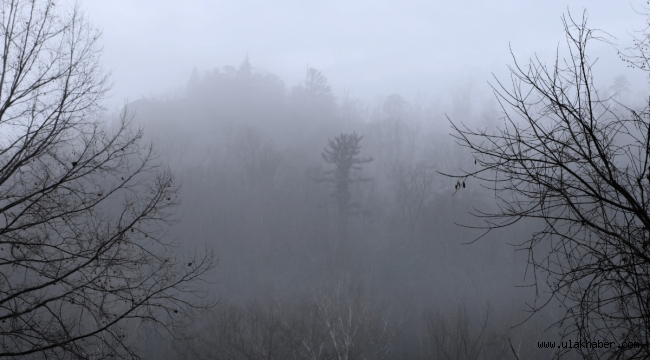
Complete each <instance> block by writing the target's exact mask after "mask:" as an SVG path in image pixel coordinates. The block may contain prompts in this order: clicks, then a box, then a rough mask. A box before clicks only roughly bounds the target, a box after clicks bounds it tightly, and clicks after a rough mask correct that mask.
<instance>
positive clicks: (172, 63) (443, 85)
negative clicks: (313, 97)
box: [82, 0, 646, 105]
mask: <svg viewBox="0 0 650 360" xmlns="http://www.w3.org/2000/svg"><path fill="white" fill-rule="evenodd" d="M645 3H646V2H645V1H632V2H625V1H603V0H598V1H594V0H591V1H588V0H546V1H521V0H499V1H484V0H482V1H478V0H465V1H451V0H429V1H426V0H400V1H397V0H390V1H386V0H373V1H370V0H363V1H355V0H328V1H298V0H276V1H257V0H221V1H219V0H186V1H176V0H174V1H168V0H155V1H154V0H137V1H134V0H111V1H107V0H92V1H85V2H83V3H82V5H83V7H84V8H85V9H86V11H87V14H88V16H89V17H90V19H91V21H92V22H93V23H94V24H95V25H96V26H97V27H99V28H100V29H101V30H102V31H103V36H104V37H103V45H104V52H103V63H104V65H105V67H106V69H108V70H111V71H112V72H113V81H114V87H113V92H112V94H113V96H112V98H111V99H110V101H111V102H112V103H114V104H115V105H118V104H122V103H123V102H124V100H125V99H128V100H136V99H138V98H140V97H141V96H152V95H161V94H165V93H169V92H172V91H174V89H178V88H179V87H181V86H183V85H184V84H185V83H186V82H187V79H188V78H189V76H190V73H191V71H192V68H193V67H194V66H196V67H198V69H199V70H200V71H202V70H206V69H213V68H215V67H221V66H224V65H238V64H239V63H240V62H241V61H242V60H243V59H244V57H245V56H246V54H248V56H249V58H250V61H251V63H252V64H253V66H255V67H256V68H257V69H262V70H267V71H269V72H271V73H274V74H276V75H278V76H280V77H281V78H282V79H283V80H284V81H285V82H286V85H287V86H292V85H295V84H296V83H298V82H299V81H300V80H301V79H302V77H303V76H304V72H305V70H306V68H307V66H310V67H315V68H317V69H319V70H321V71H322V72H323V73H324V74H325V75H326V76H327V77H328V78H329V80H330V83H331V84H332V85H333V90H334V91H335V93H336V94H339V95H340V94H342V93H343V92H344V91H345V90H346V89H347V90H349V92H350V93H351V94H352V95H355V96H360V97H363V98H366V99H372V98H373V97H374V96H376V95H388V94H390V93H401V94H403V95H404V96H406V97H412V96H414V95H415V94H416V93H417V92H420V93H422V94H425V95H428V94H435V93H444V92H445V91H447V90H449V89H451V88H453V86H454V84H455V83H457V82H459V81H468V79H469V81H472V82H473V83H476V84H479V87H480V86H482V84H485V83H486V81H487V80H489V79H490V76H491V75H490V72H494V73H496V74H497V75H498V76H500V77H502V76H503V75H505V74H506V69H507V68H506V64H508V63H511V58H510V55H509V49H508V45H509V43H510V44H511V45H512V47H513V50H514V51H515V53H516V54H517V55H518V56H519V58H521V59H522V60H525V59H526V58H528V57H529V56H531V55H533V53H534V52H538V54H540V56H541V57H542V58H544V59H547V60H552V56H553V53H554V51H555V47H556V45H557V44H558V42H559V41H561V40H563V39H564V37H563V32H562V30H563V29H562V24H561V21H560V16H561V15H562V14H563V13H564V12H566V10H567V6H568V7H569V9H570V10H571V11H572V14H573V15H575V16H576V17H581V15H582V11H583V9H584V8H585V7H587V9H588V14H589V24H590V25H591V26H592V27H597V28H601V29H603V30H607V31H608V32H609V33H610V34H612V35H614V36H616V37H618V42H619V44H622V45H627V44H629V43H630V36H629V35H628V34H627V33H626V31H629V32H632V31H633V30H634V29H640V28H642V27H643V26H644V21H645V18H644V17H643V16H641V15H638V14H636V13H635V11H634V9H633V8H634V7H636V8H637V9H641V7H640V6H641V5H642V4H645ZM596 48H597V49H596V50H597V53H598V56H600V57H601V59H602V63H603V64H605V66H606V67H608V69H613V70H611V71H612V73H611V74H610V73H608V74H607V75H606V76H603V79H601V81H603V82H606V83H609V82H611V81H612V80H613V77H614V76H616V75H619V74H622V73H625V74H627V76H628V78H630V81H631V82H632V83H634V84H636V85H641V84H642V83H643V80H642V79H643V78H642V77H640V76H639V73H638V72H625V70H626V69H625V65H624V64H623V63H621V62H620V61H618V62H616V61H617V58H616V50H614V49H613V48H612V47H611V46H605V45H601V46H597V47H596ZM612 65H613V66H612ZM639 79H641V80H639Z"/></svg>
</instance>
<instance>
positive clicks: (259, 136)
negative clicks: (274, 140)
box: [232, 126, 282, 190]
mask: <svg viewBox="0 0 650 360" xmlns="http://www.w3.org/2000/svg"><path fill="white" fill-rule="evenodd" d="M232 150H233V152H234V153H235V157H237V159H238V160H239V161H240V162H241V164H242V167H243V169H244V174H245V176H246V180H247V181H248V184H249V185H250V186H251V187H252V188H255V189H265V190H269V189H271V188H272V187H273V182H274V180H275V178H276V177H277V174H278V169H279V168H280V165H281V164H282V155H281V154H280V153H279V152H278V151H277V150H275V148H274V147H273V145H272V144H271V141H270V140H269V139H268V138H267V137H266V136H265V134H264V133H263V132H261V131H260V130H258V129H257V128H255V127H251V126H245V127H244V128H243V129H242V130H241V132H240V134H239V136H238V137H237V139H236V143H235V144H233V145H232Z"/></svg>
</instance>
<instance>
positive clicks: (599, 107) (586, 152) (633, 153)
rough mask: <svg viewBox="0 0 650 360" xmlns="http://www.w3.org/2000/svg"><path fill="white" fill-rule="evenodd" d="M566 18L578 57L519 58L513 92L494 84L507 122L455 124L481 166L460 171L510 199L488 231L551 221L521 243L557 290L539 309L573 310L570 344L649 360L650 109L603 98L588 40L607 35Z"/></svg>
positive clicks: (590, 354)
mask: <svg viewBox="0 0 650 360" xmlns="http://www.w3.org/2000/svg"><path fill="white" fill-rule="evenodd" d="M563 23H564V27H565V32H566V38H567V43H568V45H569V50H570V57H569V58H568V59H566V60H564V61H563V62H562V61H560V60H558V61H557V62H555V63H554V65H553V66H551V67H547V66H546V65H545V64H544V63H542V62H541V61H540V60H537V59H536V60H534V61H531V62H530V63H529V64H528V66H525V67H524V66H521V65H519V64H518V63H517V62H516V59H515V66H514V67H513V68H511V73H512V88H506V87H505V86H504V85H503V84H502V83H500V82H499V87H498V88H495V91H496V93H497V94H498V98H499V100H500V101H501V104H502V107H503V109H504V112H505V125H504V126H503V127H502V128H500V129H497V130H496V131H495V132H494V133H490V134H488V133H487V132H486V131H473V130H470V129H468V128H467V127H462V128H461V127H459V126H457V125H456V124H453V123H452V126H453V128H454V130H455V137H456V139H457V140H458V141H459V143H460V144H461V145H462V146H465V147H468V148H469V149H471V150H472V151H473V153H474V154H475V158H476V160H475V161H476V162H477V163H478V164H477V165H476V166H478V169H477V170H472V171H464V174H462V175H459V176H457V178H459V179H461V181H462V180H464V179H465V178H467V177H474V178H478V179H481V180H484V181H485V183H486V184H488V186H490V187H491V188H492V190H493V191H494V192H495V195H496V196H498V198H499V199H500V201H501V206H499V211H498V212H496V213H484V212H478V213H476V215H477V216H479V217H482V218H484V219H486V225H485V227H486V228H487V229H488V231H489V230H492V229H496V228H501V227H505V226H509V225H512V224H514V223H516V222H517V221H519V220H522V219H537V220H541V222H542V223H541V225H543V226H542V227H541V230H540V231H536V232H534V233H533V235H532V237H531V238H530V239H529V240H527V241H525V242H524V243H522V244H521V246H522V247H523V248H524V249H527V250H528V251H529V263H530V265H531V266H532V267H533V268H534V269H535V275H536V276H535V279H540V277H538V276H537V274H538V272H540V271H541V273H542V274H544V275H545V276H543V277H542V278H543V279H546V283H547V285H548V287H547V290H548V291H550V295H551V296H550V297H549V298H548V299H545V300H542V301H541V302H537V301H536V302H535V304H533V305H531V306H532V310H533V312H535V311H538V310H540V309H541V308H542V307H544V306H546V305H547V304H550V303H552V302H551V301H552V300H554V302H553V303H554V304H555V305H554V306H558V302H559V305H560V307H561V309H564V310H563V313H564V316H563V317H562V318H561V319H560V320H559V321H558V323H557V324H558V325H560V326H561V328H562V329H563V330H564V335H565V336H567V338H566V339H570V340H572V341H576V340H577V339H580V340H581V341H590V342H592V341H615V342H616V343H617V344H618V345H622V344H623V342H627V343H630V342H632V343H639V344H642V346H637V347H634V346H627V347H618V346H614V347H610V348H603V347H601V348H598V347H591V348H584V347H583V348H578V349H572V350H575V351H578V352H580V353H581V355H582V356H583V357H584V358H589V359H594V358H616V359H623V358H624V359H647V358H649V357H650V249H648V244H649V243H650V232H649V229H650V196H649V191H650V123H649V121H648V117H649V116H650V113H649V111H648V107H646V108H645V109H642V110H639V111H635V110H632V109H631V108H624V110H623V111H620V109H621V108H620V107H617V108H612V107H611V105H612V102H613V100H611V99H601V98H600V97H599V94H598V91H597V90H596V88H595V86H594V82H593V74H592V66H593V63H594V62H593V61H591V60H590V59H589V57H588V56H587V46H588V45H589V44H590V43H591V42H592V41H594V40H603V39H602V38H601V37H598V36H597V34H598V32H597V31H594V30H592V29H589V28H588V27H587V25H586V16H583V18H582V21H581V22H576V21H574V20H573V19H572V18H571V16H570V15H569V16H568V18H567V17H564V18H563ZM617 109H618V110H617ZM472 166H475V165H474V164H472ZM495 173H496V174H495ZM463 184H464V182H463ZM463 187H464V186H463ZM458 190H459V191H462V189H461V188H458ZM536 284H538V285H539V283H538V282H537V281H536ZM565 351H568V350H565ZM562 353H563V352H562V350H560V351H559V352H558V356H562Z"/></svg>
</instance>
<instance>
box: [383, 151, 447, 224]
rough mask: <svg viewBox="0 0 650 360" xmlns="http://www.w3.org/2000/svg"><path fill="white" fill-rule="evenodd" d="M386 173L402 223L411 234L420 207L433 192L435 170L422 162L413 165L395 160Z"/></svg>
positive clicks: (420, 210) (417, 218)
mask: <svg viewBox="0 0 650 360" xmlns="http://www.w3.org/2000/svg"><path fill="white" fill-rule="evenodd" d="M386 175H387V177H388V180H389V181H390V185H391V188H392V190H393V192H394V194H395V200H396V201H397V203H398V205H399V207H400V213H401V214H400V215H401V217H402V223H403V225H404V227H405V228H406V229H407V230H408V232H409V235H412V234H413V231H414V229H415V225H416V224H417V222H418V220H419V219H420V215H421V213H422V209H423V208H424V206H425V205H426V204H427V201H428V200H429V199H430V198H431V196H432V195H433V194H434V191H435V187H434V182H435V176H436V172H435V171H434V170H433V167H432V166H431V165H429V164H426V163H423V162H421V163H418V164H413V165H411V164H403V163H400V162H396V163H394V164H393V165H392V166H391V167H390V169H389V171H388V173H387V174H386Z"/></svg>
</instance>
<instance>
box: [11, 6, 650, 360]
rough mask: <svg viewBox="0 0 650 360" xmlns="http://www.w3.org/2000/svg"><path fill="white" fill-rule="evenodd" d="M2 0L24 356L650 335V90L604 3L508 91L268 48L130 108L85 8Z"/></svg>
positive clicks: (438, 350)
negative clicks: (606, 31)
mask: <svg viewBox="0 0 650 360" xmlns="http://www.w3.org/2000/svg"><path fill="white" fill-rule="evenodd" d="M1 6H2V8H0V15H2V16H0V19H1V21H2V27H1V28H0V34H1V38H2V39H4V42H3V43H4V45H3V48H2V49H3V50H2V54H3V56H2V57H1V58H0V63H2V65H3V67H2V72H1V73H2V77H1V78H0V213H1V214H2V216H0V358H7V359H19V358H29V359H115V358H119V359H134V358H152V359H168V360H172V359H178V360H181V359H206V360H207V359H339V360H343V359H345V360H353V359H436V360H437V359H449V360H451V359H454V360H461V359H463V360H464V359H467V360H470V359H472V360H474V359H476V360H479V359H517V360H520V359H521V360H523V359H549V358H558V359H559V358H561V359H583V358H587V359H610V358H612V359H614V358H616V359H620V358H625V359H645V358H648V357H649V356H650V347H648V345H649V344H650V339H649V337H650V331H649V329H650V302H649V301H648V299H650V286H649V283H650V277H649V276H650V274H649V272H650V266H649V263H650V254H649V253H648V250H647V245H648V244H649V243H650V240H648V239H650V231H649V230H648V229H650V215H649V214H650V212H649V207H650V199H649V197H648V191H650V164H649V162H650V145H649V144H650V121H649V120H648V119H650V115H648V114H649V111H650V110H649V109H648V107H647V105H648V104H647V103H646V104H643V103H640V104H639V103H636V102H634V101H632V102H625V100H626V99H627V98H622V97H621V94H622V93H624V92H626V91H628V90H627V87H626V86H627V85H629V84H628V82H627V80H626V79H625V77H624V76H619V77H618V78H616V81H615V83H614V85H611V86H608V87H597V86H595V85H594V80H593V79H594V77H596V76H597V74H595V71H592V66H593V64H594V59H591V58H590V57H589V50H588V45H590V44H591V43H593V42H595V41H601V38H600V37H599V36H600V35H598V33H597V32H596V31H594V30H592V29H591V28H590V27H589V24H588V22H587V18H586V14H577V13H573V14H571V13H567V14H566V15H565V16H564V17H563V18H562V19H563V23H562V25H564V30H565V35H566V39H565V40H566V44H565V46H566V48H567V49H565V50H568V51H569V52H568V53H567V54H568V55H567V57H566V58H565V61H564V62H555V63H550V65H549V64H547V63H546V62H544V61H541V60H539V59H535V58H533V59H531V60H530V61H529V60H528V59H518V58H514V59H513V65H512V66H511V68H510V69H511V73H512V77H511V78H510V79H498V78H497V79H494V81H492V82H491V86H492V87H493V89H494V94H492V93H490V94H489V95H479V94H477V91H476V90H475V87H474V85H473V83H472V81H471V80H470V79H467V80H462V81H459V82H458V83H457V84H456V85H455V87H454V88H452V89H450V90H449V91H447V94H445V95H444V96H443V95H440V96H425V95H420V96H414V97H408V96H403V95H400V94H397V93H393V94H388V95H377V97H376V98H375V99H373V100H365V99H361V98H358V97H355V96H354V95H353V94H350V93H349V92H345V93H342V94H338V93H335V92H334V91H333V90H332V88H333V84H331V83H330V81H329V80H328V77H327V74H325V73H324V72H322V71H320V70H319V69H316V68H313V67H309V66H306V68H305V69H304V72H303V73H304V77H303V79H302V80H301V81H300V82H299V83H296V84H286V83H285V81H284V80H283V79H281V78H280V77H279V76H276V75H274V74H272V73H270V72H268V71H264V70H260V69H258V67H257V64H255V63H254V62H253V61H252V60H251V58H253V56H251V57H250V58H249V56H248V55H245V56H242V60H241V62H240V63H239V64H230V65H224V64H215V67H214V68H213V69H207V70H206V69H198V68H194V69H188V75H189V76H188V80H187V83H186V84H179V86H180V87H179V90H177V91H174V92H167V93H166V95H157V96H150V97H142V98H140V99H138V100H135V101H131V102H128V103H126V104H125V105H124V106H123V107H122V108H121V109H119V110H117V111H108V110H106V109H105V108H104V107H103V106H102V101H103V99H104V98H105V97H106V94H107V92H108V91H109V89H110V81H109V80H110V79H109V77H108V75H107V74H106V73H105V72H104V71H103V70H102V67H101V43H100V39H101V37H100V36H99V31H98V30H96V28H94V27H93V26H92V25H91V23H90V22H89V20H88V19H87V18H86V17H85V15H84V14H83V12H81V11H79V8H78V7H70V8H66V10H65V11H62V12H61V11H60V10H59V8H58V5H55V4H54V3H53V2H52V1H49V0H34V1H27V0H11V1H3V2H2V5H1ZM648 42H650V37H648V36H646V33H641V34H640V35H639V37H638V38H635V42H634V45H633V46H631V47H629V48H625V49H622V50H620V52H619V54H620V57H621V60H622V61H623V62H624V63H625V65H622V66H628V67H634V68H636V69H637V70H638V71H639V74H640V75H643V76H645V73H644V71H647V70H648V69H649V68H650V67H649V64H648V59H649V57H648V56H647V55H648V53H647V47H646V46H647V45H648ZM558 51H559V50H558ZM563 51H564V50H563ZM563 54H564V53H563ZM190 70H191V71H190ZM628 92H629V91H628ZM574 342H576V343H579V344H582V343H583V342H584V343H589V344H591V343H592V342H593V343H595V344H599V342H601V343H602V342H607V343H610V342H611V344H615V346H612V347H603V346H594V347H592V346H581V345H579V346H566V344H573V343H574ZM547 343H554V344H557V345H559V346H558V347H550V346H546V344H547ZM561 344H565V346H562V345H561ZM625 344H630V345H629V346H626V345H625Z"/></svg>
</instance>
